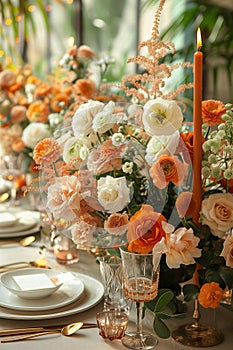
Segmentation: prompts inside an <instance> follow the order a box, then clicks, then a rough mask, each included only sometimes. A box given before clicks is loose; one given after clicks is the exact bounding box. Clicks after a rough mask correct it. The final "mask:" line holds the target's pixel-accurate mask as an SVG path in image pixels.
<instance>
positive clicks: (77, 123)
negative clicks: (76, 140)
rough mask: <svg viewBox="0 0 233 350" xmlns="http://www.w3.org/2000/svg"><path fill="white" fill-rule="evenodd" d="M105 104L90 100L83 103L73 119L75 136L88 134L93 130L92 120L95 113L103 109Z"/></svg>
mask: <svg viewBox="0 0 233 350" xmlns="http://www.w3.org/2000/svg"><path fill="white" fill-rule="evenodd" d="M103 108H104V104H103V103H102V102H99V101H92V100H90V101H88V102H87V103H83V104H81V106H80V107H79V108H78V109H77V111H76V112H75V114H74V116H73V119H72V128H73V132H74V136H76V137H79V136H80V135H88V134H90V132H91V131H92V122H93V119H94V117H95V115H96V114H97V113H99V112H101V111H102V109H103Z"/></svg>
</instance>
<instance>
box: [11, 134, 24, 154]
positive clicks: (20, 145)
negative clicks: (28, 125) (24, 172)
mask: <svg viewBox="0 0 233 350" xmlns="http://www.w3.org/2000/svg"><path fill="white" fill-rule="evenodd" d="M24 148H25V143H24V142H23V140H22V139H21V137H19V138H18V139H16V140H15V141H14V142H13V144H12V150H13V151H14V152H21V151H22V150H23V149H24Z"/></svg>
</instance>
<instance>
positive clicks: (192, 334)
mask: <svg viewBox="0 0 233 350" xmlns="http://www.w3.org/2000/svg"><path fill="white" fill-rule="evenodd" d="M200 317H201V316H200V312H199V305H198V300H197V299H196V300H195V307H194V312H193V319H194V322H193V323H191V324H186V325H182V326H180V327H179V328H177V329H176V330H174V331H173V332H172V337H173V339H174V340H175V341H176V342H178V343H181V344H183V345H186V346H193V347H208V346H215V345H217V344H220V343H221V342H222V341H223V339H224V336H223V334H222V333H221V332H220V331H219V330H217V329H216V328H215V327H211V326H208V325H202V324H199V319H200Z"/></svg>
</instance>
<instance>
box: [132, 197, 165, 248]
mask: <svg viewBox="0 0 233 350" xmlns="http://www.w3.org/2000/svg"><path fill="white" fill-rule="evenodd" d="M162 221H165V222H166V221H167V220H166V218H165V217H164V216H163V215H162V214H160V213H157V212H155V211H154V209H153V207H152V206H150V205H148V204H143V205H142V207H141V209H140V210H138V211H137V212H136V213H135V214H134V215H133V216H132V217H131V218H130V221H129V226H128V233H127V240H128V242H129V245H128V250H129V251H130V252H136V253H141V254H147V253H149V252H151V251H152V249H153V247H154V245H155V244H156V243H157V242H159V241H160V240H161V239H162V237H165V236H166V233H165V232H164V230H163V228H162Z"/></svg>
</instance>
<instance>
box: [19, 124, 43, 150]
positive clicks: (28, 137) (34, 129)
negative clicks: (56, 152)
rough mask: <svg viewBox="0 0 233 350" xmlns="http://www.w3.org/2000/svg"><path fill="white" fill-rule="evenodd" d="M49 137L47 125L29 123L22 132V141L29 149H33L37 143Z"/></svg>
mask: <svg viewBox="0 0 233 350" xmlns="http://www.w3.org/2000/svg"><path fill="white" fill-rule="evenodd" d="M49 136H50V131H49V128H48V125H46V124H44V123H31V124H29V125H28V126H27V127H26V128H25V129H24V131H23V135H22V140H23V142H24V143H25V145H26V146H27V147H29V148H32V149H34V147H35V146H36V145H37V143H38V142H39V141H41V140H43V139H45V138H47V137H49Z"/></svg>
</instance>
